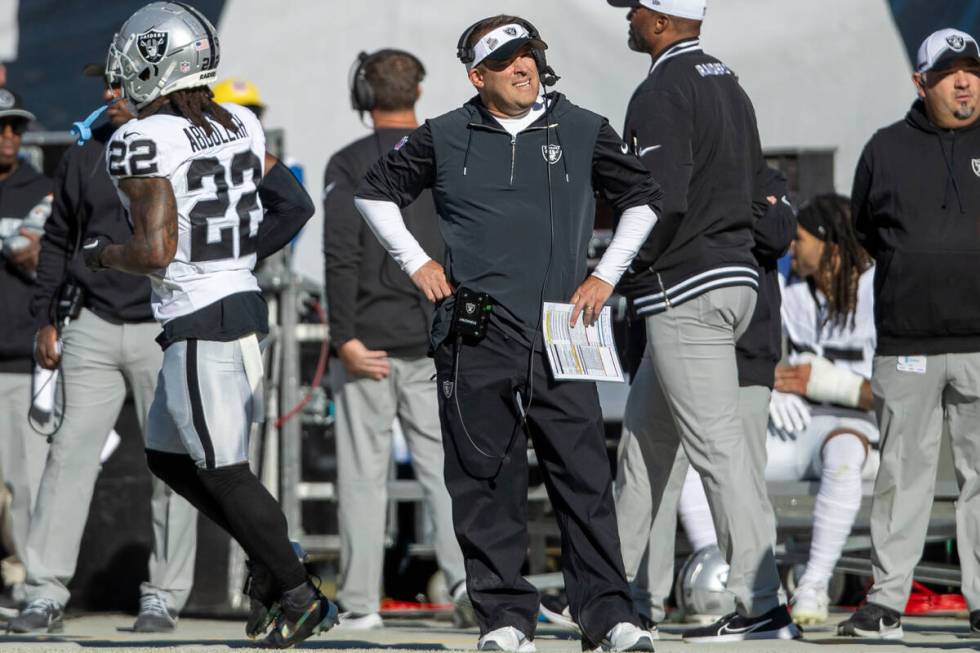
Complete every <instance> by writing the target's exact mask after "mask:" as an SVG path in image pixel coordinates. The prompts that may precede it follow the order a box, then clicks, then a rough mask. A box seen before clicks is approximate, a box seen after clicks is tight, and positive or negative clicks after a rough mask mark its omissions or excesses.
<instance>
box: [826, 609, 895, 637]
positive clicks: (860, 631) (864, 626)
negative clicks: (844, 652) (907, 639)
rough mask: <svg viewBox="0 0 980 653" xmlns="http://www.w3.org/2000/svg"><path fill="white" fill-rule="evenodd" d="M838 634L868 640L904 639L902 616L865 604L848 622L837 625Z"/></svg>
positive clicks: (892, 611) (889, 610)
mask: <svg viewBox="0 0 980 653" xmlns="http://www.w3.org/2000/svg"><path fill="white" fill-rule="evenodd" d="M837 634H838V635H843V636H845V637H866V638H868V639H902V638H903V637H904V636H905V633H904V632H902V615H901V614H899V613H898V612H896V611H895V610H892V609H891V608H886V607H885V606H883V605H878V604H877V603H865V604H864V605H862V606H861V607H860V608H859V609H858V611H857V612H855V613H854V614H852V615H851V617H850V618H849V619H847V620H846V621H842V622H840V623H839V624H837Z"/></svg>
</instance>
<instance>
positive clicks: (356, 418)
mask: <svg viewBox="0 0 980 653" xmlns="http://www.w3.org/2000/svg"><path fill="white" fill-rule="evenodd" d="M388 361H389V362H390V363H391V373H390V374H389V375H388V377H387V378H385V379H382V380H380V381H375V380H373V379H368V378H351V377H350V376H349V375H348V373H347V370H346V368H344V366H343V364H342V363H341V362H340V361H339V360H335V361H333V362H332V363H331V367H330V374H331V385H332V387H333V390H334V405H335V407H336V411H337V429H336V438H337V494H338V497H337V499H338V503H337V505H338V513H339V515H338V516H339V526H340V542H341V549H340V572H341V574H340V583H339V590H338V592H337V598H338V599H339V600H340V602H341V603H343V605H344V608H345V609H347V610H350V611H352V612H356V613H359V614H368V613H371V612H377V611H378V608H379V607H380V604H381V572H382V563H383V561H384V537H385V521H386V518H387V515H388V511H387V502H388V493H387V481H388V470H389V468H390V465H391V443H392V439H391V436H392V433H391V425H392V422H393V421H394V420H395V418H397V419H398V421H399V422H400V423H401V427H402V430H403V431H404V433H405V439H406V440H407V442H408V448H409V451H410V452H411V454H412V468H413V469H414V471H415V476H416V478H417V479H418V480H419V483H421V485H422V491H423V492H424V493H425V501H426V505H427V506H428V507H429V509H430V510H431V511H432V521H433V524H434V527H435V533H434V537H435V549H436V560H437V561H438V563H439V567H440V568H441V569H442V572H443V574H444V575H445V576H446V583H447V584H448V586H449V587H450V588H452V587H453V585H455V584H456V583H457V582H459V581H461V580H463V579H464V578H465V577H466V572H465V570H464V568H463V554H462V553H461V552H460V550H459V544H458V543H457V541H456V535H455V533H454V531H453V519H452V505H451V503H450V500H449V492H448V491H447V490H446V482H445V479H444V477H443V446H442V430H441V428H440V426H439V405H438V400H437V397H436V383H435V381H434V380H432V376H433V375H434V374H435V365H434V364H433V362H432V359H431V358H416V359H405V358H389V359H388Z"/></svg>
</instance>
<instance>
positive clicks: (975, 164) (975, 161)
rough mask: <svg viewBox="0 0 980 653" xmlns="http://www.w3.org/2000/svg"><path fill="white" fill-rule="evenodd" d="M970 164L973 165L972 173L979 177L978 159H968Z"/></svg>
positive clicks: (979, 160) (979, 166)
mask: <svg viewBox="0 0 980 653" xmlns="http://www.w3.org/2000/svg"><path fill="white" fill-rule="evenodd" d="M970 165H972V166H973V174H975V175H976V176H977V177H980V159H970Z"/></svg>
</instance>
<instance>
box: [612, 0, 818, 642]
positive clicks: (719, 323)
mask: <svg viewBox="0 0 980 653" xmlns="http://www.w3.org/2000/svg"><path fill="white" fill-rule="evenodd" d="M609 3H610V4H612V5H614V6H624V7H625V6H628V7H631V9H630V12H629V14H628V16H627V18H628V20H629V22H630V41H629V44H630V47H631V48H632V49H634V50H636V51H639V52H645V53H648V54H650V56H651V58H652V65H651V67H650V73H649V75H648V77H647V78H646V79H645V80H644V81H643V82H642V83H641V84H640V86H639V87H638V88H637V90H636V92H635V93H634V94H633V97H632V98H631V100H630V104H629V108H628V109H627V113H626V127H625V130H624V132H625V134H624V135H625V137H626V139H627V142H628V143H629V144H631V145H632V146H633V148H634V150H635V152H636V154H637V155H638V156H639V157H640V158H641V160H642V161H643V162H644V163H645V164H646V165H647V167H648V168H649V169H650V170H651V171H652V172H653V173H654V174H656V176H657V178H658V179H662V183H663V187H664V212H663V216H662V224H659V225H658V227H657V229H656V230H655V231H654V232H653V235H652V237H651V238H650V239H649V241H647V243H646V244H645V245H644V247H643V249H642V250H641V252H640V254H639V256H637V258H636V260H635V261H634V262H633V266H632V270H634V271H635V272H633V273H631V274H628V275H626V276H625V277H624V278H623V281H622V282H621V286H620V287H621V289H622V291H623V293H624V294H626V295H627V296H628V297H629V298H630V300H631V302H632V305H633V308H634V311H635V313H636V315H638V316H639V317H643V318H645V321H646V330H647V340H648V346H647V354H646V356H645V360H644V364H643V366H641V369H640V370H639V372H638V373H637V378H636V379H634V381H633V385H632V387H631V389H630V398H629V402H628V405H627V412H628V413H629V412H630V411H631V406H630V405H629V404H632V405H633V406H639V405H643V406H651V407H652V408H650V410H651V411H652V412H653V413H655V414H658V415H666V414H670V415H671V416H672V418H673V420H674V423H675V426H676V432H675V437H674V438H673V439H672V441H669V442H661V443H660V444H661V445H662V446H660V447H658V451H657V452H656V454H655V455H654V457H655V458H657V459H659V460H660V461H661V463H660V464H661V465H664V466H666V464H667V463H665V462H664V461H673V460H674V458H675V456H677V455H678V454H679V450H680V449H681V448H683V453H684V455H685V456H686V457H687V459H688V460H689V461H690V463H691V464H692V465H693V466H694V468H695V469H696V470H697V471H698V472H699V473H700V474H701V477H702V478H703V479H704V485H705V491H706V492H707V494H708V497H709V500H710V503H711V506H712V517H713V519H714V522H715V528H716V530H717V532H718V534H719V538H718V540H719V543H720V546H721V550H722V553H723V554H724V556H725V559H726V561H728V563H729V565H730V566H731V572H730V575H729V578H728V589H729V591H731V592H732V593H733V594H734V595H735V598H736V601H735V606H736V611H735V612H732V613H731V614H728V615H726V616H725V617H723V618H722V619H720V620H719V621H718V622H716V623H715V624H713V625H711V626H707V627H704V628H698V629H694V630H690V631H688V632H686V633H685V634H684V637H685V639H686V640H687V641H704V642H717V641H732V640H738V639H744V638H746V637H752V638H754V639H758V638H780V639H783V638H795V637H799V629H798V628H796V626H795V625H794V624H793V623H792V620H791V619H790V616H789V613H788V612H787V610H786V607H785V606H783V605H780V602H779V596H778V591H779V575H778V572H777V569H776V563H775V558H774V553H773V550H772V539H773V538H772V515H771V510H769V506H768V502H767V501H766V498H765V486H764V483H763V479H762V472H763V465H760V464H757V461H756V460H754V459H756V458H758V456H759V453H758V451H757V449H756V447H755V446H752V445H748V446H747V445H746V439H747V438H749V439H751V438H752V437H754V436H752V435H750V434H747V433H746V432H745V429H744V428H743V427H742V424H741V421H740V419H739V413H740V411H739V400H740V394H741V393H740V392H739V384H738V377H739V370H738V364H737V361H736V350H735V344H736V342H737V341H738V340H739V338H741V337H742V335H743V334H744V333H745V332H746V330H747V328H748V325H749V322H750V319H751V317H752V314H753V310H754V308H755V304H756V289H757V288H758V286H759V270H758V268H757V266H756V261H755V258H754V256H753V254H752V248H753V243H754V240H753V234H752V231H753V226H754V224H755V222H756V220H757V219H759V218H761V217H762V215H763V214H764V212H765V210H766V206H767V203H766V193H765V181H766V168H765V163H764V160H763V158H762V150H761V145H760V143H759V133H758V128H757V126H756V121H755V112H754V110H753V108H752V103H751V102H750V101H749V99H748V97H747V96H746V94H745V92H744V91H743V90H742V88H741V86H739V84H738V79H737V77H736V76H735V74H734V73H733V72H732V71H731V70H730V69H729V68H728V67H727V66H726V65H725V64H724V63H722V62H720V61H718V60H717V59H715V58H714V57H711V56H709V55H707V54H705V52H704V51H703V50H702V49H701V45H700V31H701V21H702V20H703V18H704V11H705V0H609ZM644 367H646V368H648V371H647V372H644ZM767 394H768V393H762V392H760V393H758V397H757V398H756V402H757V404H758V405H757V406H756V407H755V408H754V409H753V412H755V413H757V414H759V415H760V418H761V419H764V417H762V416H764V415H765V414H766V412H767V407H768V397H767V396H765V395H767ZM760 427H761V425H760ZM663 432H669V429H668V430H667V431H663ZM762 445H764V440H762V439H761V436H760V442H759V443H757V446H762ZM646 457H647V459H648V460H649V459H650V455H649V454H648V455H647V456H646ZM653 473H654V474H655V475H656V478H652V479H651V481H652V487H651V490H652V494H653V497H654V505H655V506H657V505H659V504H660V503H661V501H664V502H666V503H667V505H668V506H672V505H673V504H674V501H676V496H675V493H674V492H672V491H671V488H670V487H666V486H667V481H668V475H666V474H658V473H656V471H654V472H653Z"/></svg>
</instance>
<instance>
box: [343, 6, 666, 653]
mask: <svg viewBox="0 0 980 653" xmlns="http://www.w3.org/2000/svg"><path fill="white" fill-rule="evenodd" d="M546 47H547V46H546V45H545V44H544V43H543V42H542V41H541V40H540V38H539V37H538V34H537V31H536V30H535V29H534V27H533V26H532V25H530V24H529V23H528V22H527V21H525V20H523V19H520V18H516V17H513V16H495V17H493V18H488V19H485V20H482V21H480V22H478V23H476V24H475V25H473V26H472V27H471V28H469V29H468V30H467V31H466V32H465V33H464V34H463V37H462V38H461V39H460V43H459V48H458V55H459V57H460V60H461V61H462V62H463V63H464V64H466V67H467V72H468V76H469V79H470V82H471V83H472V84H473V86H474V87H475V88H476V89H477V93H478V95H477V97H474V98H473V99H471V100H470V101H468V102H467V103H466V104H465V105H463V107H461V108H459V109H456V110H455V111H451V112H449V113H447V114H444V115H442V116H440V117H438V118H434V119H432V120H429V121H427V122H426V124H425V125H423V126H422V127H420V128H419V129H417V130H416V131H415V132H413V133H412V135H411V136H410V137H409V138H408V141H407V142H406V143H405V144H404V145H403V146H402V147H401V148H400V149H398V150H396V151H394V152H390V153H389V154H387V155H386V156H385V157H384V158H383V159H382V160H381V161H379V162H378V163H377V164H376V165H375V166H374V167H373V168H372V169H371V171H370V172H369V173H368V174H367V176H366V177H365V180H364V182H363V183H362V184H361V186H360V188H358V191H357V200H356V203H357V206H358V208H359V209H360V210H361V212H362V213H363V214H364V216H365V218H366V219H367V221H368V223H369V224H370V225H371V228H372V229H373V230H374V232H375V234H376V235H377V236H378V238H379V240H380V241H381V243H382V244H383V245H384V246H385V248H386V249H387V250H388V252H389V253H390V254H391V255H392V256H393V257H394V258H395V260H396V261H397V262H398V263H399V265H400V266H401V268H402V269H403V270H404V271H405V272H406V273H408V274H409V275H410V276H411V277H412V280H413V281H414V282H415V285H416V286H418V287H419V288H420V289H421V290H422V292H424V293H425V295H426V296H427V297H428V298H429V299H430V300H431V301H433V302H437V307H436V311H435V316H434V318H433V325H432V331H431V334H430V335H431V346H432V348H433V349H434V353H435V361H436V369H437V372H438V378H437V382H438V390H439V396H440V409H441V410H440V419H441V421H442V428H443V441H444V443H445V447H446V483H447V486H448V488H449V494H450V496H451V497H452V500H453V521H454V525H455V529H456V535H457V538H458V539H459V542H460V546H461V548H462V550H463V556H464V559H465V562H466V582H467V586H468V588H469V594H470V598H471V600H472V601H473V604H474V607H475V609H476V616H477V620H478V621H479V624H480V632H481V635H482V637H481V638H480V642H479V645H478V646H479V648H480V649H486V650H491V649H496V650H507V651H518V650H519V651H521V652H524V653H526V652H528V651H532V650H533V647H534V645H533V642H532V641H531V640H533V637H534V628H535V621H536V616H537V610H538V594H537V591H536V590H535V589H534V587H533V586H532V585H530V584H529V583H528V582H527V581H526V580H525V579H524V578H523V577H522V576H521V566H522V564H523V562H524V559H525V556H526V553H527V545H528V534H527V523H526V520H527V514H526V505H527V503H526V502H527V476H528V468H527V457H526V455H525V450H526V446H527V437H528V435H530V437H531V440H532V441H533V443H534V446H535V452H536V454H537V458H538V461H539V464H540V467H541V470H542V472H543V475H544V479H545V483H546V486H547V488H548V493H549V496H550V498H551V503H552V505H553V506H554V508H555V511H556V513H557V517H558V523H559V526H560V528H561V531H562V552H563V555H562V563H563V565H564V571H565V587H566V590H567V592H568V597H569V603H570V607H571V612H572V617H573V618H574V619H575V620H576V622H578V624H579V625H580V626H581V628H582V633H583V640H584V641H583V644H586V645H588V646H589V647H590V648H594V647H596V646H600V645H601V646H603V647H604V648H606V649H607V650H620V651H622V650H652V648H653V645H652V641H651V639H652V638H651V637H650V635H649V634H648V633H646V632H645V631H643V630H641V629H640V628H639V627H638V626H637V625H636V624H637V617H636V614H635V612H634V611H633V609H632V605H631V603H630V598H629V589H628V586H627V584H626V578H625V574H624V572H623V563H622V558H621V555H620V551H619V539H618V537H617V534H616V517H615V511H614V508H613V499H612V487H611V475H610V471H609V466H608V459H607V455H606V451H605V445H604V436H603V430H602V414H601V411H600V409H599V401H598V396H597V393H596V388H595V385H594V384H593V383H582V382H555V381H553V380H552V377H551V375H550V374H549V372H548V368H547V362H546V360H545V355H544V353H543V351H542V345H541V311H542V302H543V301H557V302H571V303H574V304H575V305H576V312H575V314H574V315H573V321H574V320H577V319H578V318H579V317H580V316H581V319H583V320H585V321H586V322H587V323H592V322H593V321H594V319H595V317H596V316H597V314H598V312H599V311H600V310H601V309H602V306H603V304H604V303H605V301H606V299H607V298H608V297H609V295H610V293H611V292H612V288H613V286H614V285H615V283H616V282H617V281H618V280H619V277H620V276H621V275H622V273H623V272H624V271H625V270H626V268H627V267H628V266H629V263H630V261H631V260H632V258H633V256H635V254H636V252H637V251H638V249H639V247H640V245H641V244H642V243H643V241H644V240H645V239H646V236H647V235H648V234H649V232H650V229H651V228H652V227H653V224H654V222H655V221H656V216H655V213H654V212H653V211H654V210H655V209H657V208H658V207H657V202H658V201H659V197H660V191H659V188H658V186H657V184H656V183H655V182H654V181H653V179H652V177H651V176H650V174H649V173H648V172H647V171H646V170H645V169H644V168H643V166H642V165H641V164H640V162H639V161H638V160H637V159H636V158H635V157H634V156H633V155H631V154H629V153H628V148H627V147H626V145H625V144H624V143H623V142H622V140H621V139H620V138H619V136H618V135H617V134H616V133H615V131H614V130H613V129H612V128H611V127H610V126H609V124H608V122H607V121H606V120H605V119H604V118H602V117H601V116H598V115H596V114H594V113H592V112H590V111H586V110H584V109H582V108H579V107H577V106H575V105H573V104H572V103H571V102H569V101H568V100H567V99H566V98H565V97H564V96H562V95H561V94H559V93H546V94H545V93H542V92H541V89H540V82H542V81H543V82H544V83H545V84H548V83H554V81H556V79H555V75H554V73H553V71H551V70H550V68H548V67H547V64H546V63H545V61H544V52H543V50H544V48H546ZM425 188H431V189H432V192H433V197H434V199H435V203H436V208H437V211H438V212H439V217H440V227H441V230H442V234H443V238H444V240H445V245H446V267H445V269H444V268H443V267H442V266H441V265H439V264H438V263H436V262H435V261H433V260H431V259H430V258H429V257H428V255H426V254H425V252H424V250H423V249H422V248H421V247H420V246H419V244H418V242H417V241H416V240H415V239H414V238H413V237H412V236H411V234H410V233H409V232H408V230H407V229H406V227H405V224H404V221H403V220H402V216H401V213H400V212H399V211H398V207H400V206H405V205H407V204H409V203H410V202H412V201H413V200H414V199H415V198H416V197H417V196H418V195H419V194H420V193H421V192H422V191H423V189H425ZM596 192H601V193H603V194H604V195H605V196H606V198H607V199H608V200H609V201H610V203H611V204H612V205H613V206H614V207H615V208H616V209H617V210H618V211H620V212H622V216H621V218H620V223H619V228H618V230H617V233H616V235H615V237H614V239H613V241H612V243H611V245H610V247H609V250H608V251H607V253H606V254H605V255H604V256H603V258H602V260H601V261H600V263H599V266H598V267H597V269H596V271H595V273H594V274H593V275H591V276H588V275H587V271H586V249H587V245H588V242H589V238H590V237H591V234H592V228H593V220H594V214H595V198H594V194H595V193H596ZM460 287H463V288H466V289H468V290H469V291H473V292H477V293H487V294H488V295H489V297H490V300H491V303H492V313H491V318H490V323H489V327H488V330H487V334H486V336H485V337H484V338H483V339H481V340H478V341H469V340H463V339H461V338H459V337H457V336H455V335H452V336H451V335H450V333H449V328H450V322H451V319H452V314H453V309H454V306H455V301H454V296H453V294H454V292H456V290H457V289H459V288H460ZM579 313H580V314H581V315H579ZM525 415H526V417H525Z"/></svg>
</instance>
